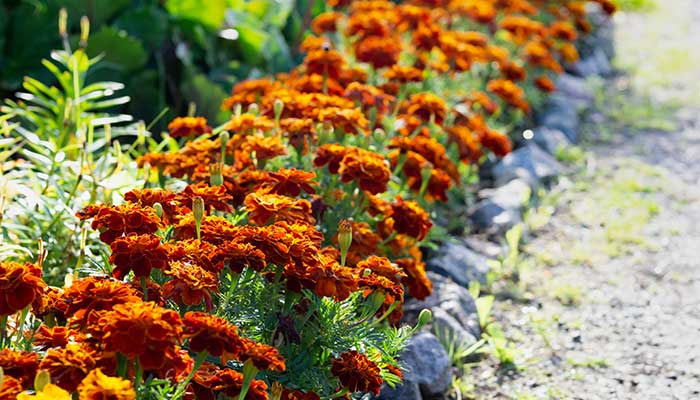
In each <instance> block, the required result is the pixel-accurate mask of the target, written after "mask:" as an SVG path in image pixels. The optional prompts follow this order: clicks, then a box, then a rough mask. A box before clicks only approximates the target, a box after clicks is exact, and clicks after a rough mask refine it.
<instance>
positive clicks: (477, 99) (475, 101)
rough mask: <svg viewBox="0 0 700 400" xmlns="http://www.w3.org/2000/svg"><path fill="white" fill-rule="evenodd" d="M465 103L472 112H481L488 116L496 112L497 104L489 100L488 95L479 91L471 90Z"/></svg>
mask: <svg viewBox="0 0 700 400" xmlns="http://www.w3.org/2000/svg"><path fill="white" fill-rule="evenodd" d="M466 103H467V104H468V105H469V107H471V109H472V110H474V111H478V110H483V111H485V112H486V113H487V114H489V115H493V114H495V113H496V112H497V111H498V104H496V102H495V101H493V100H491V98H490V97H489V95H488V94H486V93H484V92H482V91H480V90H472V92H471V94H470V95H469V98H468V99H467V100H466Z"/></svg>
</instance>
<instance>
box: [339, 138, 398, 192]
mask: <svg viewBox="0 0 700 400" xmlns="http://www.w3.org/2000/svg"><path fill="white" fill-rule="evenodd" d="M387 164H388V162H387V161H386V159H385V158H384V157H383V156H381V155H380V154H377V153H375V152H372V151H367V150H364V149H361V148H354V151H350V152H348V153H347V154H345V157H343V160H342V161H341V162H340V168H339V169H338V173H339V174H340V180H341V181H342V182H350V181H353V180H354V181H357V183H358V185H359V186H360V189H362V190H366V191H368V192H370V193H372V194H378V193H383V192H386V191H387V184H388V183H389V180H390V179H391V170H390V169H389V167H388V165H387Z"/></svg>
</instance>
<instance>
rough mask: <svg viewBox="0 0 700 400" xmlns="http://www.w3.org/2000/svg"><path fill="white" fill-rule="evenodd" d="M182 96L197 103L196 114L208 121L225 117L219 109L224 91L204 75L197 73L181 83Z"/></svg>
mask: <svg viewBox="0 0 700 400" xmlns="http://www.w3.org/2000/svg"><path fill="white" fill-rule="evenodd" d="M181 90H182V94H183V96H184V98H186V99H188V100H189V101H193V102H194V103H195V104H197V114H199V115H203V116H205V117H206V118H207V119H208V120H210V121H224V120H225V119H226V117H225V115H226V113H224V112H223V111H222V110H221V102H222V101H223V100H224V98H226V92H224V90H223V89H222V88H221V87H220V86H219V85H217V84H215V83H213V82H212V81H210V80H209V79H208V78H207V77H206V76H205V75H203V74H197V75H194V76H193V77H192V78H190V79H185V81H184V82H183V83H182V88H181Z"/></svg>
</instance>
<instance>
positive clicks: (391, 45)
mask: <svg viewBox="0 0 700 400" xmlns="http://www.w3.org/2000/svg"><path fill="white" fill-rule="evenodd" d="M400 54H401V41H400V40H397V39H395V38H391V37H387V38H384V37H376V36H370V37H367V38H365V39H362V40H360V41H358V42H357V43H356V44H355V57H357V60H358V61H361V62H366V63H369V64H371V65H372V66H373V67H374V68H376V69H379V68H384V67H390V66H392V65H394V64H396V63H397V62H398V61H399V55H400Z"/></svg>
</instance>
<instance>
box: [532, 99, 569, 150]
mask: <svg viewBox="0 0 700 400" xmlns="http://www.w3.org/2000/svg"><path fill="white" fill-rule="evenodd" d="M536 119H537V122H539V124H540V125H542V126H545V127H547V128H551V129H559V130H560V131H562V132H564V133H565V134H566V136H567V137H568V138H569V140H570V141H571V142H573V143H576V141H577V140H578V125H579V117H578V111H577V105H576V104H575V102H574V101H573V100H571V99H569V98H567V97H566V96H564V95H563V94H561V93H560V94H553V95H552V96H550V98H549V100H548V102H547V105H546V106H545V108H544V111H542V112H541V113H539V114H538V115H537V118H536Z"/></svg>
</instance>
